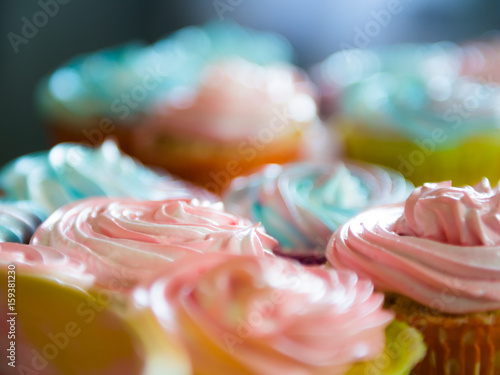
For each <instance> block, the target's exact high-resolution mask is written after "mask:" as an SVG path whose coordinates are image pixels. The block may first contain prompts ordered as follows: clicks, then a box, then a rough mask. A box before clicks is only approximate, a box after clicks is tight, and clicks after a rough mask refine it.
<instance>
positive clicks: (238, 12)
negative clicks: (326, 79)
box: [0, 0, 500, 163]
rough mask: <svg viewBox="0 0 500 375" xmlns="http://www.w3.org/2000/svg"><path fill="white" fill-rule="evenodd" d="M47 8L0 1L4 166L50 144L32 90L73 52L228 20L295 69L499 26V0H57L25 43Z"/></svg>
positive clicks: (0, 157) (39, 4)
mask: <svg viewBox="0 0 500 375" xmlns="http://www.w3.org/2000/svg"><path fill="white" fill-rule="evenodd" d="M48 2H50V0H48ZM45 3H47V0H41V1H31V0H29V1H15V0H1V1H0V21H1V22H0V27H1V29H2V30H1V31H2V32H1V35H2V44H1V59H0V78H1V86H0V87H1V89H0V90H1V94H2V100H1V101H0V109H1V111H0V113H1V114H2V125H1V126H2V128H1V129H2V134H1V135H2V136H1V137H0V163H4V162H6V161H8V160H10V159H12V158H14V157H16V156H19V155H21V154H25V153H28V152H32V151H36V150H42V149H45V148H47V147H48V143H47V140H46V139H45V135H44V131H43V129H42V127H41V123H40V121H39V119H38V118H37V115H36V112H35V109H34V105H33V90H34V87H35V85H36V84H37V82H38V81H39V80H40V79H41V78H42V77H43V76H45V75H47V74H49V73H50V72H52V71H53V70H54V69H56V68H57V67H58V66H59V65H61V64H62V63H64V62H66V61H67V60H68V59H69V58H71V57H73V56H75V55H77V54H81V53H85V52H91V51H95V50H99V49H101V48H104V47H108V46H112V45H115V44H119V43H122V42H126V41H129V40H133V39H139V40H144V41H146V42H154V41H156V40H158V39H159V38H161V37H164V36H165V35H167V34H169V33H171V32H172V31H174V30H176V29H179V28H181V27H184V26H187V25H193V24H201V23H204V22H205V21H207V20H229V19H232V20H235V21H236V22H238V23H240V24H242V25H245V26H249V27H252V28H255V29H262V30H274V31H277V32H279V33H281V34H283V35H284V36H285V37H286V38H287V39H288V40H289V41H290V42H291V44H292V46H293V47H294V49H295V51H296V63H297V64H298V65H299V66H302V67H304V68H308V67H310V66H311V65H312V64H313V63H315V62H318V61H321V60H323V59H324V58H326V57H327V56H328V55H330V54H331V53H333V52H335V51H338V50H340V49H343V48H352V47H356V46H357V47H363V48H364V47H373V46H377V45H383V44H392V43H399V42H433V41H440V40H451V41H462V40H465V39H470V38H474V37H478V36H481V35H482V34H483V33H485V32H487V31H489V30H491V29H496V28H498V27H499V26H500V2H498V1H497V0H441V1H435V0H419V1H412V0H389V1H387V0H352V1H349V2H341V1H331V0H321V1H314V2H312V1H310V0H295V1H293V2H290V1H288V0H273V1H271V2H270V1H266V0H224V1H219V0H215V1H213V0H203V1H202V0H198V1H196V0H192V1H185V0H168V1H166V0H165V1H162V0H120V1H118V0H108V1H106V2H103V1H97V0H85V1H84V0H59V1H58V3H57V4H59V9H57V11H54V13H55V14H54V15H53V16H51V17H50V18H48V20H47V22H46V24H45V25H44V26H43V27H39V28H37V30H35V31H34V32H32V34H33V35H30V37H29V38H24V37H23V36H22V35H23V34H22V29H23V26H24V25H25V21H24V20H25V19H28V20H32V18H33V16H34V15H35V14H36V13H37V12H39V11H40V10H41V9H42V6H43V5H42V4H45ZM387 11H389V12H387ZM388 15H389V16H388ZM373 20H375V21H376V22H377V23H378V25H379V26H378V27H379V29H378V30H373V32H372V35H373V36H372V37H370V36H367V35H366V31H367V30H366V27H370V26H369V25H373V23H371V24H370V21H373ZM42 21H43V20H42ZM375 31H376V32H375ZM16 38H17V39H16Z"/></svg>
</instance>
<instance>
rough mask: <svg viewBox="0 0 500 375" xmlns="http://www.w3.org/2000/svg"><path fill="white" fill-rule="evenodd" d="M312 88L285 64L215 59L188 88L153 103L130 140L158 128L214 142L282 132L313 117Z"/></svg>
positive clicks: (314, 115) (155, 130)
mask: <svg viewBox="0 0 500 375" xmlns="http://www.w3.org/2000/svg"><path fill="white" fill-rule="evenodd" d="M313 92H314V90H313V88H312V86H311V84H310V83H309V82H308V81H307V79H306V78H305V75H304V74H302V73H301V72H300V71H299V70H297V69H296V68H294V67H293V66H291V65H286V64H280V65H268V66H265V67H264V66H260V65H258V64H254V63H251V62H248V61H245V60H243V59H230V60H224V61H220V62H217V63H214V64H212V65H208V66H207V67H206V68H205V69H204V70H203V72H202V74H201V80H200V83H199V84H198V85H197V86H196V87H194V88H193V89H192V90H185V91H183V92H182V93H181V92H177V93H176V95H175V96H173V97H171V98H170V99H168V100H166V101H164V102H160V103H159V104H158V105H157V106H155V107H154V108H153V109H152V117H151V118H148V119H146V120H145V123H144V124H143V126H141V127H139V128H138V129H137V136H136V137H135V140H136V141H137V142H141V143H142V142H144V139H145V138H146V139H149V138H150V137H148V135H149V136H150V135H151V134H149V133H153V134H156V133H157V132H160V131H163V132H168V133H173V134H177V135H180V136H183V137H189V138H195V139H209V140H213V141H219V142H233V141H238V140H244V139H247V138H248V137H250V136H255V135H258V134H260V133H259V132H260V131H262V130H263V129H266V130H267V131H268V132H269V131H270V129H271V130H272V131H273V132H274V133H275V134H277V135H279V136H283V135H286V134H289V133H290V132H296V131H297V130H300V129H301V128H303V126H302V127H301V126H300V124H301V123H303V124H304V123H306V124H308V123H311V122H312V121H313V120H314V119H315V118H316V104H315V102H314V99H313ZM156 138H157V136H155V137H153V139H151V140H150V141H151V142H152V141H154V140H155V139H156Z"/></svg>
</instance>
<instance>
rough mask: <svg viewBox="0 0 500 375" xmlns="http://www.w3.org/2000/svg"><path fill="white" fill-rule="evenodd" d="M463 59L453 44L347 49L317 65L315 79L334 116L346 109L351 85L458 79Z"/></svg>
mask: <svg viewBox="0 0 500 375" xmlns="http://www.w3.org/2000/svg"><path fill="white" fill-rule="evenodd" d="M462 56H463V53H462V50H461V49H460V47H458V46H457V45H456V44H454V43H451V42H439V43H434V44H400V45H392V46H385V47H378V48H377V47H376V48H363V49H356V48H353V49H346V48H343V49H342V50H341V51H339V52H336V53H334V54H332V55H331V56H329V57H328V58H326V59H325V60H324V61H322V62H321V63H318V64H316V65H314V66H313V67H312V69H311V76H312V78H313V80H314V82H315V83H316V84H317V86H318V88H319V91H320V93H321V97H322V98H321V100H322V109H323V112H324V113H325V115H331V114H332V113H333V112H336V111H339V110H340V111H342V110H343V106H344V105H345V104H343V103H342V99H343V97H344V95H345V94H346V91H347V92H348V91H350V89H351V86H355V85H357V84H359V83H362V82H363V81H365V80H367V79H371V78H372V77H375V76H382V77H386V78H393V77H394V79H397V80H414V79H420V78H421V77H439V78H440V79H447V78H448V77H456V76H457V75H459V73H460V70H461V64H462ZM437 83H439V82H437ZM374 102H375V99H374V101H372V102H371V103H374Z"/></svg>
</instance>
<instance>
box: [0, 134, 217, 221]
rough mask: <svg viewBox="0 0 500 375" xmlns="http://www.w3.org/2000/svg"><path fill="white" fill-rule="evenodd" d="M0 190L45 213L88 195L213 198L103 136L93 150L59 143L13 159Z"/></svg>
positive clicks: (2, 176) (1, 172)
mask: <svg viewBox="0 0 500 375" xmlns="http://www.w3.org/2000/svg"><path fill="white" fill-rule="evenodd" d="M0 188H2V189H3V190H4V191H5V193H6V196H5V198H6V199H9V200H30V201H33V202H35V203H36V204H38V205H39V206H40V207H42V208H43V209H44V210H45V211H46V212H47V213H48V214H50V213H52V212H53V211H54V210H56V209H57V208H59V207H61V206H63V205H65V204H67V203H70V202H73V201H75V200H77V199H82V198H86V197H90V196H110V197H127V196H128V197H133V198H136V199H151V200H160V199H167V198H187V197H193V196H198V197H200V199H208V200H212V201H214V200H215V198H213V197H212V196H211V195H210V194H209V193H207V192H206V191H204V190H203V189H200V188H193V187H191V186H190V185H188V184H186V183H183V182H181V181H180V180H175V179H173V178H172V177H171V176H169V175H167V174H160V173H157V172H155V171H153V170H151V169H148V168H146V167H145V166H143V165H142V164H141V163H139V162H138V161H137V160H134V159H132V158H130V157H129V156H127V155H125V154H123V153H122V152H121V151H120V150H119V149H118V148H117V146H116V144H115V143H114V142H113V141H109V140H108V141H105V142H104V143H103V144H102V145H101V146H98V147H95V148H90V147H85V146H83V145H80V144H77V143H61V144H58V145H57V146H55V147H54V148H52V149H51V150H49V151H43V152H38V153H33V154H28V155H25V156H22V157H20V158H17V159H15V160H13V161H12V162H10V163H9V164H7V165H6V166H4V167H3V168H2V169H0Z"/></svg>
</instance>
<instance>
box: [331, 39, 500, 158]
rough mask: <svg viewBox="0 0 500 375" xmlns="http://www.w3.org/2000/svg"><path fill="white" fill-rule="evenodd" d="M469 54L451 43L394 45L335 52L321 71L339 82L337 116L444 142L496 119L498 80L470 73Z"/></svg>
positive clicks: (452, 141)
mask: <svg viewBox="0 0 500 375" xmlns="http://www.w3.org/2000/svg"><path fill="white" fill-rule="evenodd" d="M471 60H472V58H471V53H470V51H469V52H467V50H466V49H463V48H461V47H459V46H457V45H455V44H453V43H445V42H443V43H438V44H431V45H427V44H423V45H400V46H392V47H388V48H381V49H375V50H373V51H369V50H367V51H358V50H352V51H342V52H339V53H337V54H336V55H334V56H332V57H331V58H330V60H327V61H325V63H324V64H325V66H324V68H323V70H325V71H326V72H322V73H323V75H326V76H329V77H330V78H331V80H333V81H334V82H337V86H338V87H340V88H339V89H338V90H340V91H341V97H340V99H339V111H338V112H339V116H340V117H342V118H343V119H347V120H349V121H350V122H352V123H355V124H357V125H358V126H362V127H363V129H367V130H372V131H375V132H380V131H385V132H388V133H389V134H391V133H393V134H396V135H398V136H403V137H405V138H407V139H409V140H411V141H423V140H424V141H425V140H427V139H432V140H433V144H435V147H437V148H446V147H451V146H453V145H454V144H456V143H457V142H460V141H461V140H463V139H464V138H467V137H470V136H475V135H481V134H485V133H487V132H489V131H491V130H492V129H498V127H499V124H500V122H499V115H500V113H499V111H498V110H497V107H498V103H499V102H500V92H499V90H498V84H497V83H495V82H494V81H491V80H490V79H487V78H486V77H484V75H483V76H481V75H480V74H475V73H477V72H475V70H474V69H473V68H471V67H470V66H468V65H473V64H472V63H471ZM436 139H437V141H436Z"/></svg>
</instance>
